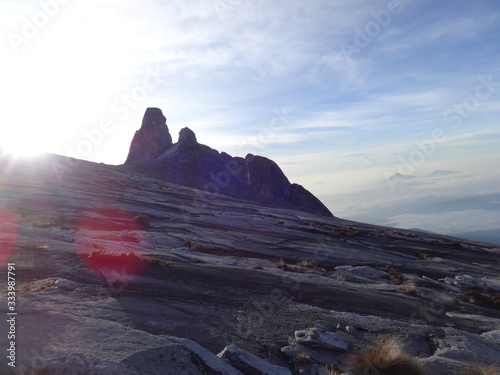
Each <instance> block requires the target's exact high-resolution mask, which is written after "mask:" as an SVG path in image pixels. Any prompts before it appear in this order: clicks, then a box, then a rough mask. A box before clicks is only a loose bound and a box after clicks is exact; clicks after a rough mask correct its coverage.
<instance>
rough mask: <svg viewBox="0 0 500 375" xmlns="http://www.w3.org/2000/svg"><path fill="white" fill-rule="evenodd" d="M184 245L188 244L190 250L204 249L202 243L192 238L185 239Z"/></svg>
mask: <svg viewBox="0 0 500 375" xmlns="http://www.w3.org/2000/svg"><path fill="white" fill-rule="evenodd" d="M184 246H186V247H187V248H188V249H189V250H195V251H200V250H203V246H202V245H200V244H199V243H196V242H193V241H190V240H185V241H184Z"/></svg>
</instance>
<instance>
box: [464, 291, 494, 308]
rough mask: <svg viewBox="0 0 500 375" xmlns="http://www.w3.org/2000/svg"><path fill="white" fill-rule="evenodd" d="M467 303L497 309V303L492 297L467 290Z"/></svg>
mask: <svg viewBox="0 0 500 375" xmlns="http://www.w3.org/2000/svg"><path fill="white" fill-rule="evenodd" d="M464 295H465V297H466V298H467V302H469V303H472V304H474V305H478V306H483V307H495V302H494V301H493V300H492V298H491V297H490V296H487V295H486V294H482V293H480V292H478V291H477V290H466V291H465V292H464Z"/></svg>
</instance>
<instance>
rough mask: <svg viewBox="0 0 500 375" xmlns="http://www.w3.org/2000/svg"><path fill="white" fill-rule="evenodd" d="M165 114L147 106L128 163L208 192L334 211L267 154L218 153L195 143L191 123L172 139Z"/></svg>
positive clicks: (321, 212) (321, 211)
mask: <svg viewBox="0 0 500 375" xmlns="http://www.w3.org/2000/svg"><path fill="white" fill-rule="evenodd" d="M165 121H166V119H165V117H164V116H163V114H162V112H161V110H160V109H158V108H148V109H147V110H146V114H145V115H144V120H143V122H142V127H141V129H140V130H139V131H137V132H136V133H135V136H134V139H133V140H132V144H131V146H130V152H129V155H128V158H127V161H126V162H125V164H126V165H128V166H132V167H134V166H135V167H137V169H138V170H140V171H142V172H145V173H148V174H152V175H154V176H156V177H160V178H162V179H164V180H166V181H169V182H173V183H176V184H179V185H185V186H189V187H195V188H197V189H200V190H202V191H204V192H205V193H206V194H204V195H205V196H206V199H209V197H210V196H211V195H214V194H215V195H216V194H219V193H221V194H226V195H230V196H234V197H238V198H245V199H248V200H252V201H258V202H260V203H267V204H272V205H276V206H279V207H287V208H293V207H295V208H299V209H301V210H303V211H305V212H310V213H314V214H318V215H323V216H333V215H332V214H331V212H330V211H329V210H328V209H327V208H326V207H325V206H324V205H323V204H322V203H321V202H320V201H319V199H317V198H316V197H315V196H314V195H313V194H311V193H310V192H309V191H307V190H306V189H304V188H303V187H302V186H300V185H297V184H291V183H290V181H288V179H287V177H286V176H285V174H284V173H283V171H282V170H281V169H280V167H279V166H278V165H277V164H276V163H275V162H273V161H272V160H270V159H267V158H265V157H262V156H255V155H252V154H248V155H247V156H246V157H245V158H241V157H232V156H230V155H228V154H226V153H225V152H222V153H219V152H218V151H217V150H214V149H212V148H210V147H208V146H205V145H202V144H199V143H198V141H197V140H196V135H195V133H194V132H193V131H192V130H191V129H189V128H183V129H182V130H181V131H180V132H179V141H178V142H177V143H175V144H172V137H171V136H170V133H169V131H168V127H167V125H166V122H165Z"/></svg>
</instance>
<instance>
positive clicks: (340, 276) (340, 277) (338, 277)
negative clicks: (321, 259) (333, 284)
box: [333, 273, 345, 281]
mask: <svg viewBox="0 0 500 375" xmlns="http://www.w3.org/2000/svg"><path fill="white" fill-rule="evenodd" d="M333 278H334V279H335V280H337V281H345V275H342V274H339V273H338V274H335V275H333Z"/></svg>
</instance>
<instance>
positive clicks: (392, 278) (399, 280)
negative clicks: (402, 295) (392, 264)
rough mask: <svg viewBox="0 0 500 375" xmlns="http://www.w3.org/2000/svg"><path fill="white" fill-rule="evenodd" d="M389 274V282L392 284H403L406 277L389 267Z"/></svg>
mask: <svg viewBox="0 0 500 375" xmlns="http://www.w3.org/2000/svg"><path fill="white" fill-rule="evenodd" d="M387 274H388V276H389V284H391V285H401V284H403V283H404V282H405V277H404V276H403V275H402V274H400V273H399V272H398V271H396V270H395V269H394V268H389V269H388V270H387Z"/></svg>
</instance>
